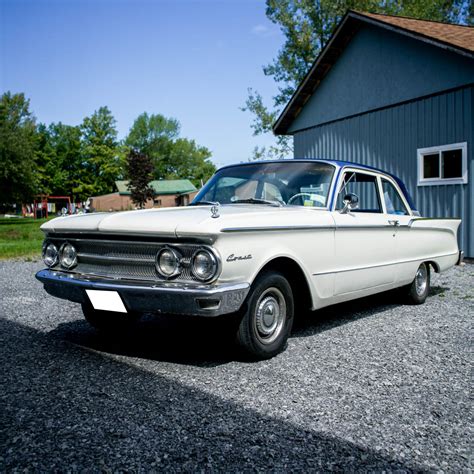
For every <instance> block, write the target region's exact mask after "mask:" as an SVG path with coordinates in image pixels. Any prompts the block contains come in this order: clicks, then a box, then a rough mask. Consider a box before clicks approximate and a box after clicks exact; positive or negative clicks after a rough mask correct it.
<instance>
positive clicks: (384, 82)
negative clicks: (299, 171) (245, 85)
mask: <svg viewBox="0 0 474 474" xmlns="http://www.w3.org/2000/svg"><path fill="white" fill-rule="evenodd" d="M274 132H275V133H276V134H287V135H293V139H294V156H295V158H327V159H338V160H347V161H354V162H358V163H363V164H366V165H371V166H375V167H378V168H382V169H384V170H386V171H389V172H391V173H393V174H396V175H398V176H399V177H400V178H402V180H403V181H404V182H405V183H406V185H407V188H408V190H409V192H410V193H411V195H412V196H413V198H414V201H415V203H416V204H417V208H418V209H419V210H420V212H421V214H422V215H423V216H425V217H461V218H462V220H463V223H462V226H461V229H460V236H459V244H460V247H461V248H462V249H463V250H464V252H465V255H466V256H468V257H471V258H472V257H474V163H473V162H474V150H473V149H474V28H472V27H467V26H459V25H448V24H444V23H437V22H429V21H422V20H415V19H409V18H400V17H392V16H385V15H376V14H365V13H359V12H352V11H351V12H349V13H348V14H347V15H346V16H345V17H344V18H343V20H342V21H341V23H340V24H339V26H338V28H337V29H336V32H335V33H334V35H333V36H332V38H331V40H330V41H329V42H328V44H327V45H326V47H325V48H324V50H323V51H322V53H321V54H320V56H319V57H318V58H317V60H316V61H315V63H314V64H313V66H312V68H311V70H310V71H309V73H308V74H307V76H306V78H305V79H304V80H303V82H302V83H301V84H300V86H299V88H298V89H297V91H296V92H295V94H294V96H293V97H292V99H291V100H290V102H289V103H288V104H287V106H286V108H285V109H284V111H283V112H282V114H281V115H280V117H279V118H278V120H277V122H276V123H275V126H274Z"/></svg>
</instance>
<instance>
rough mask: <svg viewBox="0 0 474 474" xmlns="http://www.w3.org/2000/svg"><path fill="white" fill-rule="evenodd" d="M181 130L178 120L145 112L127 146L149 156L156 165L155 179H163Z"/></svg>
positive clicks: (137, 120)
mask: <svg viewBox="0 0 474 474" xmlns="http://www.w3.org/2000/svg"><path fill="white" fill-rule="evenodd" d="M180 128H181V127H180V124H179V122H178V121H177V120H176V119H173V118H166V117H164V116H163V115H161V114H156V115H155V114H151V115H148V114H147V113H146V112H144V113H143V114H141V115H139V116H138V117H137V118H136V120H135V122H134V123H133V125H132V128H131V129H130V132H129V134H128V136H127V138H126V139H125V145H127V146H129V147H130V148H133V149H135V150H138V151H140V152H141V153H144V154H145V155H147V156H149V157H150V158H151V160H152V162H153V165H154V176H155V178H156V179H159V178H163V176H164V175H165V174H166V166H167V159H168V157H169V154H170V149H171V147H172V145H173V141H174V140H175V139H176V138H178V136H179V131H180Z"/></svg>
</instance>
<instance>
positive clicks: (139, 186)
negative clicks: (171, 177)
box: [126, 150, 153, 209]
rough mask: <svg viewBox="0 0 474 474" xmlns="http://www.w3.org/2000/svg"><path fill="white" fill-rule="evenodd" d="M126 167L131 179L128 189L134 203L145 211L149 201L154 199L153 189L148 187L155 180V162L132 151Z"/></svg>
mask: <svg viewBox="0 0 474 474" xmlns="http://www.w3.org/2000/svg"><path fill="white" fill-rule="evenodd" d="M126 166H127V176H128V179H129V183H128V189H129V190H130V192H131V194H132V201H133V202H134V203H135V204H136V205H137V206H138V207H139V208H140V209H143V208H144V207H145V204H146V202H147V201H148V199H151V198H153V189H151V188H150V186H149V185H148V184H149V182H150V181H151V180H152V179H153V162H152V160H151V158H150V157H149V156H147V155H145V154H144V153H141V152H139V151H136V150H130V152H129V153H128V155H127V159H126Z"/></svg>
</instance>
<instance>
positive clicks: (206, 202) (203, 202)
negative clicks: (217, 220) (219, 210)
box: [188, 201, 219, 206]
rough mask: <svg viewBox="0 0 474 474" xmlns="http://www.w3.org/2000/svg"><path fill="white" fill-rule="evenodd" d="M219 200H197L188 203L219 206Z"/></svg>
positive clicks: (190, 204)
mask: <svg viewBox="0 0 474 474" xmlns="http://www.w3.org/2000/svg"><path fill="white" fill-rule="evenodd" d="M218 205H219V203H218V202H214V201H197V202H191V203H189V204H188V206H218Z"/></svg>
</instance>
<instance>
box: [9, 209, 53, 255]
mask: <svg viewBox="0 0 474 474" xmlns="http://www.w3.org/2000/svg"><path fill="white" fill-rule="evenodd" d="M43 222H46V219H36V220H35V219H28V218H26V219H8V218H0V260H4V259H6V258H14V257H40V256H41V244H42V243H43V238H44V237H43V232H41V231H40V225H41V224H42V223H43Z"/></svg>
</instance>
